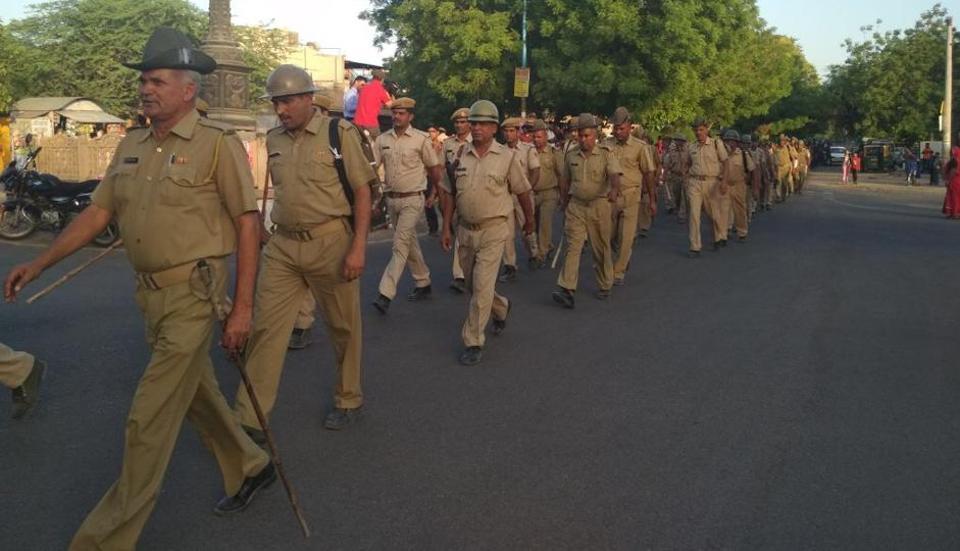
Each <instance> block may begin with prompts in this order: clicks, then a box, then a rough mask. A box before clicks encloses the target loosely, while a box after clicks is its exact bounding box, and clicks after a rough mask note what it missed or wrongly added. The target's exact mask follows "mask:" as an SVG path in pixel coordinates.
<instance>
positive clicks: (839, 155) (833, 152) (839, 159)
mask: <svg viewBox="0 0 960 551" xmlns="http://www.w3.org/2000/svg"><path fill="white" fill-rule="evenodd" d="M846 154H847V148H846V147H843V146H842V145H835V146H833V147H831V148H830V166H833V165H842V164H843V156H844V155H846Z"/></svg>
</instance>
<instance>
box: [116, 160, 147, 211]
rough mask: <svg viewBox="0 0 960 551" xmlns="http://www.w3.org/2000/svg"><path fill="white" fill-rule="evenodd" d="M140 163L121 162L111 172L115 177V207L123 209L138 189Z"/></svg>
mask: <svg viewBox="0 0 960 551" xmlns="http://www.w3.org/2000/svg"><path fill="white" fill-rule="evenodd" d="M138 168H140V165H139V164H119V165H117V166H116V167H114V169H113V170H112V171H111V172H110V174H109V176H111V177H112V178H113V201H114V208H115V209H121V208H123V207H125V206H127V205H128V204H130V201H131V199H132V198H133V196H134V192H135V191H136V187H135V186H136V183H137V169H138Z"/></svg>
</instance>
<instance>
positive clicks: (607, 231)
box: [553, 113, 621, 309]
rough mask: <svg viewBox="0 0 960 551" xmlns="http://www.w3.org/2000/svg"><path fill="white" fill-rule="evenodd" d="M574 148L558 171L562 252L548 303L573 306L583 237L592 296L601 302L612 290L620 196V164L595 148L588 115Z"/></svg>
mask: <svg viewBox="0 0 960 551" xmlns="http://www.w3.org/2000/svg"><path fill="white" fill-rule="evenodd" d="M577 120H578V128H579V133H578V136H579V140H580V145H579V147H576V148H574V149H573V150H571V151H570V152H569V153H567V155H566V157H565V158H564V161H563V165H562V166H561V169H560V201H561V207H562V208H564V210H565V211H566V217H565V222H566V223H565V226H564V230H563V231H564V236H565V238H566V241H567V253H566V256H565V257H564V260H563V270H562V271H561V272H560V277H559V278H557V286H558V287H559V289H558V290H556V291H554V293H553V300H554V301H555V302H557V303H558V304H560V305H561V306H563V307H565V308H571V309H572V308H573V307H574V298H573V293H574V291H576V290H577V282H578V280H579V277H580V254H581V252H582V251H583V244H584V242H585V241H586V240H587V239H588V238H589V240H590V249H591V251H592V253H593V264H594V272H595V273H596V276H597V286H598V289H597V291H596V292H595V293H594V296H595V297H596V298H598V299H600V300H606V299H607V298H608V297H609V296H610V288H611V287H612V286H613V254H612V251H611V248H610V237H611V234H612V233H613V214H612V211H613V208H612V206H611V205H612V204H613V203H616V201H617V198H618V197H619V195H620V173H621V169H620V163H619V161H617V156H616V154H615V153H614V152H613V150H612V149H610V147H609V146H608V145H605V144H598V143H597V119H596V117H594V116H593V115H591V114H590V113H581V114H580V116H579V117H578V118H577Z"/></svg>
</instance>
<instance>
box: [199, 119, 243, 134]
mask: <svg viewBox="0 0 960 551" xmlns="http://www.w3.org/2000/svg"><path fill="white" fill-rule="evenodd" d="M197 124H199V125H200V126H206V127H207V128H214V129H216V130H219V131H221V132H223V133H224V134H236V133H237V129H236V128H234V127H233V126H232V125H230V124H227V123H225V122H220V121H215V120H210V119H207V118H203V117H200V119H199V120H197Z"/></svg>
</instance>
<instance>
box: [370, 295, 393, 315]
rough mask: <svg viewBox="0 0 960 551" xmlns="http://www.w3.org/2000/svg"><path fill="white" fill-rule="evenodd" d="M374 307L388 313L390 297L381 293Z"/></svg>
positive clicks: (382, 312) (374, 302)
mask: <svg viewBox="0 0 960 551" xmlns="http://www.w3.org/2000/svg"><path fill="white" fill-rule="evenodd" d="M373 307H374V308H376V309H377V310H379V311H380V313H381V314H386V313H387V310H389V309H390V299H388V298H387V297H385V296H383V295H380V296H378V297H377V300H375V301H373Z"/></svg>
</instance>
